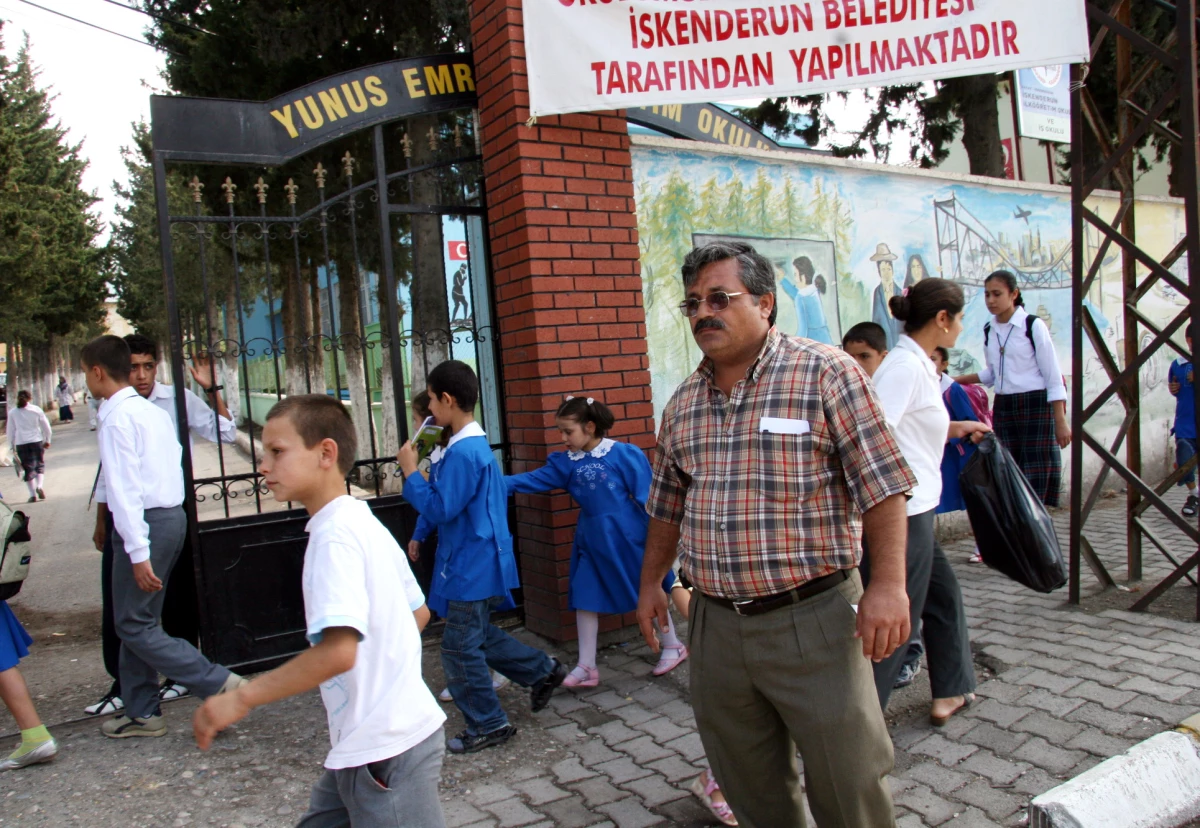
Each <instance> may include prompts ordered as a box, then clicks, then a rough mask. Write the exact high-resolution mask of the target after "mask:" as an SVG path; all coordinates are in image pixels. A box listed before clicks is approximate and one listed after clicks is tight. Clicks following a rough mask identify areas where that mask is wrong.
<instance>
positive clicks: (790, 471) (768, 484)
mask: <svg viewBox="0 0 1200 828" xmlns="http://www.w3.org/2000/svg"><path fill="white" fill-rule="evenodd" d="M751 444H752V446H753V450H752V452H751V463H752V464H753V470H752V472H751V481H752V483H753V485H754V487H755V489H757V490H758V492H759V493H760V494H761V495H763V496H764V497H766V498H767V499H769V500H777V501H800V500H807V499H808V498H810V497H812V495H813V494H815V493H816V492H817V491H818V490H819V489H820V488H821V486H822V483H823V480H824V477H823V475H822V474H821V471H822V469H823V468H824V467H825V463H824V459H825V458H824V455H823V454H822V453H821V452H820V449H819V448H818V439H817V436H816V435H815V434H813V433H811V432H809V433H806V434H781V433H777V432H771V431H759V432H756V433H755V434H754V436H753V437H752V438H751Z"/></svg>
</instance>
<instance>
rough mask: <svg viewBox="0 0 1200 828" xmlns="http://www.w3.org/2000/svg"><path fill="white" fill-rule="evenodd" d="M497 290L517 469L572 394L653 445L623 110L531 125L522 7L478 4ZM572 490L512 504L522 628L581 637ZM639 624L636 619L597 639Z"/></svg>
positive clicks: (530, 460) (555, 440) (549, 445)
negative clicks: (572, 603)
mask: <svg viewBox="0 0 1200 828" xmlns="http://www.w3.org/2000/svg"><path fill="white" fill-rule="evenodd" d="M470 6H471V42H472V46H473V49H474V53H475V79H476V81H475V82H476V88H477V90H478V93H479V124H480V130H481V134H482V140H483V168H484V175H485V186H486V188H487V203H488V234H489V238H490V242H491V254H492V280H493V284H494V291H495V299H496V310H497V314H496V315H497V325H498V327H499V331H500V351H501V361H502V364H503V371H504V403H505V407H506V412H507V426H508V441H509V443H510V444H511V446H512V458H513V463H512V469H511V471H513V472H523V471H529V470H531V469H535V468H537V467H538V466H540V465H542V463H543V462H544V461H545V458H546V455H547V454H548V453H549V452H550V451H554V450H557V449H561V448H562V442H561V438H560V435H559V434H558V432H557V430H556V429H555V428H554V411H555V409H557V407H558V406H559V404H560V403H561V402H562V400H563V397H564V395H566V394H575V395H582V394H590V395H591V396H594V397H596V398H597V399H601V400H603V401H604V402H605V403H606V404H608V405H609V406H611V407H612V409H613V412H614V413H615V414H616V417H617V426H616V428H615V429H614V431H613V435H612V436H614V437H616V438H618V439H622V440H627V441H629V442H631V443H633V444H634V445H637V446H641V447H643V448H652V447H653V445H654V419H653V416H654V412H653V406H652V404H651V396H650V371H649V364H648V362H647V356H646V325H645V321H646V316H645V312H644V310H643V308H642V279H641V271H640V269H639V265H638V244H637V241H638V240H637V220H636V217H635V215H634V203H633V173H632V170H631V167H630V157H629V134H628V132H627V130H626V125H625V117H624V115H625V113H624V112H597V113H588V114H580V115H562V116H556V117H549V118H541V119H539V120H538V122H537V124H536V125H535V126H532V127H529V126H525V123H526V121H527V120H528V119H529V93H528V91H527V90H528V84H527V82H526V69H525V43H524V32H523V27H522V19H521V2H520V0H470ZM575 519H576V512H575V510H574V509H572V507H571V500H570V498H569V497H567V496H566V495H565V494H557V495H554V496H540V495H539V496H527V495H522V496H519V497H518V499H517V523H518V529H517V551H518V556H519V559H520V565H521V577H522V581H523V583H524V587H525V614H526V625H527V626H528V627H529V629H531V630H533V631H534V632H537V633H540V634H542V635H545V636H548V637H550V638H553V639H556V640H560V641H561V640H565V639H569V638H574V637H575V627H574V624H575V619H574V613H572V612H570V611H568V609H567V580H568V579H567V573H568V562H569V560H570V552H571V541H572V538H573V537H574V527H575ZM632 623H634V618H633V613H628V614H627V615H625V616H623V617H620V618H617V617H613V618H607V619H604V620H603V621H602V625H601V629H615V628H617V627H619V626H622V625H623V624H632Z"/></svg>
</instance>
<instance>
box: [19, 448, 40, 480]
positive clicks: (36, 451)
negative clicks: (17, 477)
mask: <svg viewBox="0 0 1200 828" xmlns="http://www.w3.org/2000/svg"><path fill="white" fill-rule="evenodd" d="M17 460H18V461H19V462H20V464H21V470H22V471H23V472H24V473H25V474H24V477H23V478H22V479H24V480H33V478H35V477H37V476H38V475H39V474H45V472H46V450H45V449H44V448H43V447H42V444H41V443H22V444H21V445H19V446H17Z"/></svg>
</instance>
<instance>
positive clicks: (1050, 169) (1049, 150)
mask: <svg viewBox="0 0 1200 828" xmlns="http://www.w3.org/2000/svg"><path fill="white" fill-rule="evenodd" d="M1046 175H1048V176H1049V177H1050V183H1051V184H1057V183H1058V182H1057V181H1055V180H1054V179H1055V178H1056V176H1055V175H1054V145H1053V144H1051V143H1050V142H1049V141H1047V142H1046Z"/></svg>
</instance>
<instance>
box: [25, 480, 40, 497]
mask: <svg viewBox="0 0 1200 828" xmlns="http://www.w3.org/2000/svg"><path fill="white" fill-rule="evenodd" d="M25 488H27V489H29V496H30V497H37V490H38V484H37V479H36V478H30V479H29V480H26V481H25Z"/></svg>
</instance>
